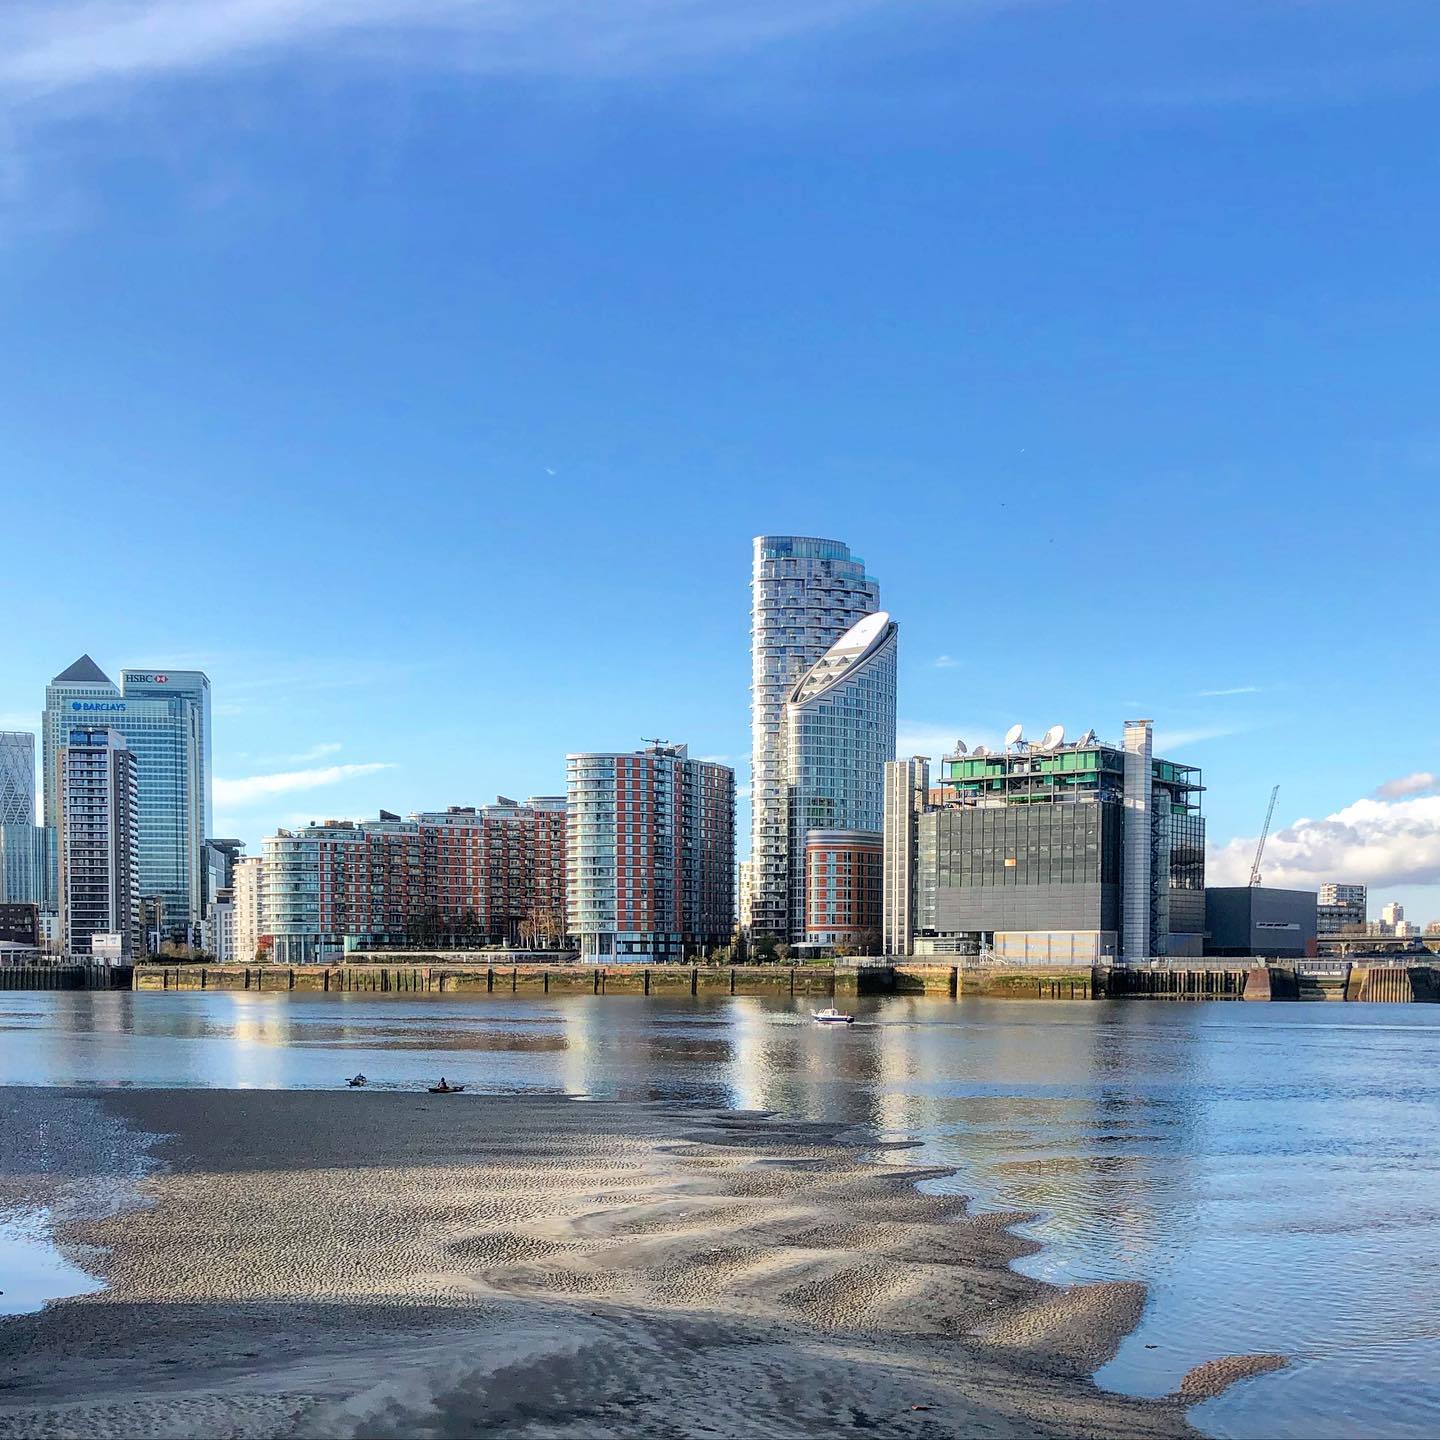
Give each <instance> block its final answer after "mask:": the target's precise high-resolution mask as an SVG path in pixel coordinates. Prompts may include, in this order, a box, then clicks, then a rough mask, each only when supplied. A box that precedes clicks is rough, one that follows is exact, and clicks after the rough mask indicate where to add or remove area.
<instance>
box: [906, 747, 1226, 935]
mask: <svg viewBox="0 0 1440 1440" xmlns="http://www.w3.org/2000/svg"><path fill="white" fill-rule="evenodd" d="M1141 723H1143V724H1145V726H1146V733H1147V734H1148V722H1141ZM1146 759H1148V768H1145V765H1146ZM1146 759H1142V761H1141V762H1140V764H1141V769H1140V783H1141V785H1142V786H1143V787H1144V788H1143V791H1142V798H1143V801H1144V804H1143V807H1142V808H1140V809H1138V810H1135V811H1134V812H1133V813H1134V814H1136V815H1138V816H1139V817H1140V818H1139V822H1138V823H1139V824H1140V826H1141V827H1142V829H1141V832H1140V833H1139V834H1138V836H1137V835H1134V834H1133V832H1131V834H1132V838H1134V839H1136V840H1137V842H1138V843H1139V844H1141V845H1142V846H1144V851H1145V853H1144V854H1143V855H1142V856H1141V857H1140V858H1141V859H1142V861H1144V862H1146V863H1144V864H1143V865H1142V867H1141V872H1142V874H1143V876H1144V881H1143V884H1142V886H1141V890H1140V893H1139V895H1138V900H1137V903H1138V905H1139V907H1140V911H1139V913H1140V915H1141V917H1142V918H1144V917H1145V916H1146V915H1148V916H1149V925H1148V928H1147V940H1146V942H1145V945H1146V948H1147V951H1148V952H1149V953H1153V954H1157V955H1164V954H1175V953H1180V954H1188V953H1197V954H1198V953H1199V943H1200V939H1201V937H1202V935H1203V932H1204V929H1205V820H1204V817H1203V815H1202V814H1201V811H1200V797H1201V795H1202V793H1203V786H1202V785H1201V780H1200V772H1199V771H1198V770H1197V769H1195V768H1194V767H1192V766H1187V765H1180V764H1176V763H1175V762H1173V761H1168V760H1162V759H1158V758H1153V757H1146ZM1125 761H1126V752H1125V751H1123V750H1122V749H1120V748H1119V747H1117V746H1114V745H1107V744H1105V743H1103V742H1094V743H1090V742H1089V740H1088V739H1087V741H1086V742H1083V743H1081V744H1079V745H1072V746H1069V747H1066V748H1057V749H1053V750H1049V751H1045V750H1041V749H1040V748H1039V747H1038V746H1029V745H1026V744H1025V742H1023V741H1022V742H1019V743H1018V744H1017V745H1015V746H1013V747H1011V748H1009V749H1007V750H1005V751H1003V752H999V753H995V754H985V753H981V754H978V755H977V754H974V753H972V754H969V755H963V756H951V757H947V758H946V759H945V760H944V761H943V762H942V765H941V788H940V790H939V791H938V792H937V793H938V798H939V801H940V803H939V805H938V807H936V808H931V809H928V810H927V811H926V812H925V813H923V814H921V815H920V816H919V817H918V819H917V821H916V841H915V847H916V866H915V870H916V874H915V882H914V887H913V897H914V906H915V930H916V933H917V934H918V935H920V936H921V937H924V939H925V940H926V941H928V942H940V941H943V942H945V943H947V944H949V943H950V942H956V943H958V944H960V946H961V948H962V949H963V948H965V946H969V947H970V948H976V947H978V946H979V945H981V944H988V943H991V941H992V938H993V937H997V936H1000V935H1002V934H1004V935H1005V936H1006V939H1007V944H1008V943H1011V942H1013V941H1014V940H1015V938H1016V937H1017V936H1020V937H1021V938H1023V936H1024V935H1030V936H1045V937H1046V938H1047V944H1046V945H1045V946H1043V947H1041V948H1042V950H1044V951H1045V953H1051V954H1053V953H1054V950H1055V945H1056V944H1060V945H1061V947H1062V948H1064V947H1065V946H1066V945H1067V944H1068V943H1069V942H1070V941H1073V940H1078V939H1079V938H1084V939H1085V940H1086V944H1087V946H1088V945H1091V944H1093V945H1094V947H1095V949H1096V952H1097V953H1113V952H1114V947H1115V945H1116V942H1117V940H1118V939H1119V938H1120V937H1121V936H1122V935H1123V933H1124V930H1125V923H1126V922H1125V914H1124V910H1125V897H1126V895H1127V894H1131V893H1132V889H1133V887H1132V886H1131V882H1130V878H1129V870H1128V869H1127V856H1130V852H1129V850H1127V828H1126V827H1127V819H1129V818H1130V816H1131V815H1132V809H1131V807H1130V806H1129V804H1128V797H1127V791H1126V775H1125ZM1147 781H1148V783H1147ZM898 803H899V802H898V800H897V802H896V805H897V806H898ZM895 808H896V806H892V810H893V809H895ZM891 823H892V824H893V823H894V822H893V821H892V822H891ZM1130 823H1131V824H1132V825H1134V824H1135V823H1136V822H1135V821H1133V820H1131V821H1130ZM1147 840H1148V843H1147ZM887 843H888V836H887ZM1130 858H1132V859H1133V856H1130ZM1132 898H1134V897H1132ZM888 923H889V922H888V921H887V924H888ZM917 943H918V942H917ZM994 943H995V944H996V945H997V946H998V945H999V943H1000V942H999V940H998V939H995V940H994ZM1071 948H1072V949H1073V950H1074V953H1079V949H1080V947H1078V946H1071Z"/></svg>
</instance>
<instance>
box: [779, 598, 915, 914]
mask: <svg viewBox="0 0 1440 1440" xmlns="http://www.w3.org/2000/svg"><path fill="white" fill-rule="evenodd" d="M896 636H897V627H896V625H895V622H894V621H893V620H892V619H891V618H890V616H889V615H888V614H887V613H886V612H885V611H883V610H880V611H878V612H876V613H875V614H874V615H867V616H866V617H865V618H864V619H863V620H861V621H860V622H859V623H858V624H856V625H852V626H851V627H850V629H849V630H847V631H846V632H845V633H844V634H843V635H842V636H841V637H840V638H839V639H838V640H837V641H836V642H835V643H834V644H833V645H832V646H831V647H830V648H829V649H828V650H827V651H826V652H825V653H824V655H822V656H821V657H820V659H819V660H817V661H816V662H815V664H814V665H812V666H811V667H810V669H809V670H807V671H806V672H805V674H804V675H803V676H802V677H801V679H800V681H799V683H798V684H797V685H796V686H795V688H794V690H793V691H792V692H791V694H790V698H789V700H788V702H787V703H786V706H785V725H784V751H785V778H786V790H787V802H788V814H787V822H788V827H787V828H788V832H789V852H790V864H789V886H790V936H791V939H792V940H796V941H801V940H804V939H805V919H806V917H805V844H806V837H807V836H808V835H809V834H810V832H811V831H812V830H849V831H854V830H859V831H876V832H878V831H879V830H880V829H881V828H882V827H883V825H884V822H885V762H886V761H887V760H893V759H894V758H895V655H896V649H897V640H896Z"/></svg>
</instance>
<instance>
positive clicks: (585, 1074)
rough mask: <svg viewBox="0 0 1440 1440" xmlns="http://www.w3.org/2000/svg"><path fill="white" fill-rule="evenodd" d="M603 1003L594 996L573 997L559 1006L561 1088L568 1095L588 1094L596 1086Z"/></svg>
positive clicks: (559, 1078)
mask: <svg viewBox="0 0 1440 1440" xmlns="http://www.w3.org/2000/svg"><path fill="white" fill-rule="evenodd" d="M600 1009H601V1006H600V1005H599V1004H597V1003H596V1002H595V1001H594V1000H593V999H590V1000H587V999H584V998H581V999H578V1000H575V999H572V1000H570V1001H569V1002H568V1003H562V1004H561V1005H560V1007H559V1010H560V1014H559V1020H560V1035H561V1047H560V1058H559V1075H558V1083H559V1088H560V1089H561V1090H563V1091H564V1092H565V1093H566V1094H567V1095H589V1094H591V1093H592V1092H593V1091H594V1090H595V1067H596V1050H597V1046H598V1044H603V1037H597V1035H596V1027H597V1024H598V1023H599V1013H598V1012H599V1011H600Z"/></svg>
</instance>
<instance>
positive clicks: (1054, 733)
mask: <svg viewBox="0 0 1440 1440" xmlns="http://www.w3.org/2000/svg"><path fill="white" fill-rule="evenodd" d="M1064 740H1065V727H1064V726H1063V725H1052V726H1051V727H1050V728H1049V729H1048V730H1047V731H1046V732H1045V733H1044V734H1043V735H1042V736H1041V737H1040V748H1041V749H1042V750H1058V749H1059V748H1060V746H1061V745H1062V744H1063V743H1064Z"/></svg>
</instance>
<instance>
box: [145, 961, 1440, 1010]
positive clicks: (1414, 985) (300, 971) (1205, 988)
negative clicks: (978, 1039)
mask: <svg viewBox="0 0 1440 1440" xmlns="http://www.w3.org/2000/svg"><path fill="white" fill-rule="evenodd" d="M134 988H135V989H136V990H256V991H267V992H268V991H291V990H298V991H307V992H314V991H319V992H321V993H324V994H332V993H334V994H346V993H351V992H369V993H378V994H436V995H497V994H498V995H525V996H538V995H761V996H764V995H768V996H774V997H777V998H778V997H782V996H795V995H798V996H807V997H813V998H820V997H827V998H841V999H844V998H846V997H854V996H860V995H924V996H931V997H934V998H937V999H951V1000H961V999H967V998H978V997H988V998H990V999H997V1000H1102V999H1136V1000H1262V1001H1263V1000H1341V1001H1343V1000H1352V1001H1354V1000H1359V1001H1376V1002H1381V1003H1391V1004H1394V1003H1410V1002H1414V1001H1431V1002H1440V969H1437V968H1436V967H1433V966H1411V967H1408V968H1407V967H1404V966H1395V965H1377V966H1363V965H1348V966H1344V967H1340V968H1333V969H1329V970H1326V971H1324V972H1322V973H1317V972H1314V971H1310V970H1307V969H1305V968H1304V967H1303V966H1300V967H1297V966H1295V965H1279V964H1270V965H1266V964H1263V963H1261V964H1246V963H1238V962H1232V963H1230V964H1226V963H1224V962H1214V963H1211V964H1209V965H1206V964H1204V963H1200V964H1197V965H1194V966H1177V965H1164V966H1155V967H1140V966H1137V967H1121V966H1117V967H1097V968H1096V969H1093V970H1092V969H1091V968H1090V967H1089V966H1078V965H1077V966H1045V967H1043V968H1040V967H1029V968H1015V969H1003V968H999V967H994V966H990V967H980V966H973V967H972V966H960V965H944V964H938V965H937V964H931V963H921V962H900V963H896V964H876V963H869V964H844V963H837V964H834V965H581V964H573V963H572V964H566V963H555V964H536V963H533V962H532V963H526V964H514V965H507V964H495V965H490V964H483V963H478V962H475V961H465V962H452V963H444V962H443V961H441V960H440V958H439V957H436V956H433V955H423V956H421V955H417V956H414V957H412V958H409V959H406V960H402V959H401V958H399V957H398V956H396V957H390V958H389V959H387V960H386V961H385V962H384V963H367V964H364V965H295V966H286V965H205V964H193V963H191V964H170V965H164V964H145V965H137V966H136V967H135V972H134Z"/></svg>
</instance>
